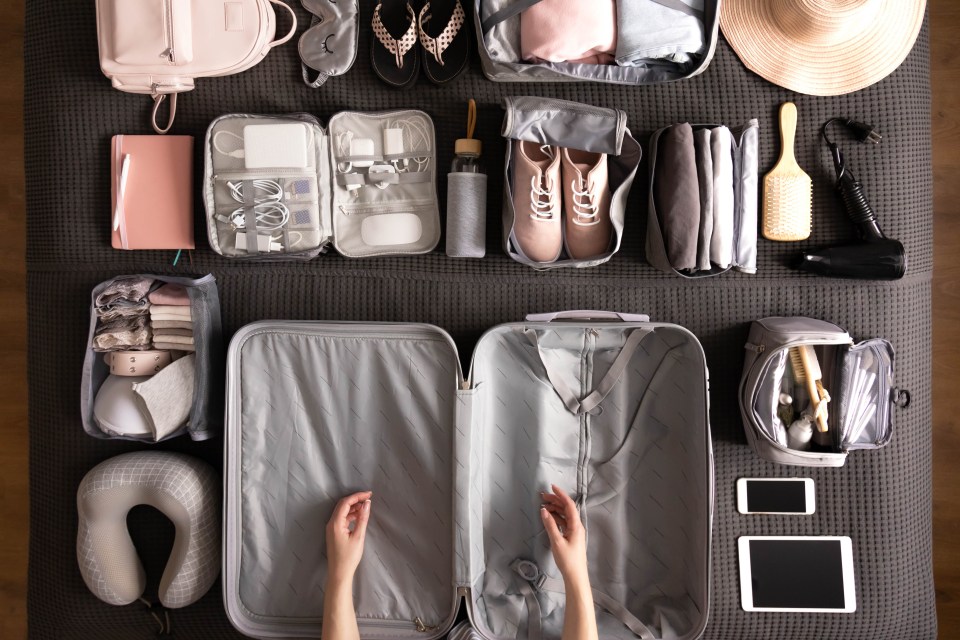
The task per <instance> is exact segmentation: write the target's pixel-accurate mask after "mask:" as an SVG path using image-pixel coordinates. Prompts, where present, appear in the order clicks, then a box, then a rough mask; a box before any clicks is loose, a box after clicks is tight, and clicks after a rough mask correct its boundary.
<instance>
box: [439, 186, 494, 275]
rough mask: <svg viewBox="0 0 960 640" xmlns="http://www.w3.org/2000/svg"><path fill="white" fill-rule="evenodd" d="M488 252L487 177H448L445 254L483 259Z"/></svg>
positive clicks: (452, 256) (453, 256)
mask: <svg viewBox="0 0 960 640" xmlns="http://www.w3.org/2000/svg"><path fill="white" fill-rule="evenodd" d="M486 253H487V176H486V175H485V174H482V173H466V172H458V173H448V174H447V255H448V256H450V257H451V258H482V257H483V256H484V255H486Z"/></svg>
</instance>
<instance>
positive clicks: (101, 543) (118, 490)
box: [77, 451, 220, 609]
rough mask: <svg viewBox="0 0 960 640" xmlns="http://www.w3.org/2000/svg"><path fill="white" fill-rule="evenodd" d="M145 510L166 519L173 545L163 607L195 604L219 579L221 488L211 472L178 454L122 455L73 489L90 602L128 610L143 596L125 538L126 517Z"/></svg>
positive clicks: (139, 570) (142, 579)
mask: <svg viewBox="0 0 960 640" xmlns="http://www.w3.org/2000/svg"><path fill="white" fill-rule="evenodd" d="M141 504H146V505H150V506H151V507H154V508H156V509H158V510H159V511H160V512H161V513H163V514H164V515H165V516H167V517H168V518H170V520H171V521H172V522H173V524H174V526H175V527H176V539H175V541H174V543H173V550H172V551H171V552H170V559H169V560H168V561H167V566H166V569H164V572H163V577H162V578H161V579H160V589H159V596H160V603H161V604H163V606H165V607H167V608H169V609H176V608H179V607H185V606H187V605H189V604H193V603H194V602H196V601H197V600H199V599H200V598H201V597H202V596H203V594H205V593H206V592H207V591H208V590H209V589H210V587H211V586H212V585H213V582H214V581H215V580H216V579H217V575H218V574H219V573H220V517H219V512H220V483H219V482H218V480H217V475H216V473H214V470H213V468H212V467H211V466H210V465H208V464H207V463H205V462H203V461H201V460H198V459H196V458H193V457H190V456H186V455H183V454H179V453H169V452H162V451H142V452H135V453H125V454H122V455H119V456H116V457H115V458H110V459H109V460H107V461H105V462H102V463H100V464H98V465H97V466H96V467H94V468H93V469H91V470H90V471H89V472H88V473H87V475H86V476H84V478H83V480H82V481H81V482H80V488H79V489H78V490H77V513H78V515H79V519H80V527H79V530H78V532H77V561H78V563H79V565H80V573H81V574H82V575H83V581H84V582H85V583H86V584H87V587H89V589H90V591H92V592H93V594H94V595H95V596H97V597H98V598H100V599H101V600H103V601H104V602H106V603H107V604H113V605H126V604H130V603H131V602H134V601H136V600H137V599H138V598H140V596H141V595H143V590H144V588H145V587H146V575H145V573H144V570H143V565H142V564H141V563H140V558H139V557H137V550H136V548H135V547H134V546H133V541H132V540H131V539H130V534H129V532H128V531H127V513H128V512H129V511H130V509H131V508H133V507H135V506H137V505H141Z"/></svg>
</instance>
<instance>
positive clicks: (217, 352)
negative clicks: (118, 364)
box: [80, 274, 223, 442]
mask: <svg viewBox="0 0 960 640" xmlns="http://www.w3.org/2000/svg"><path fill="white" fill-rule="evenodd" d="M137 277H144V278H152V279H154V280H155V281H156V282H157V283H158V284H164V283H170V284H179V285H182V286H184V287H186V289H187V293H188V294H189V296H190V313H191V317H192V323H193V328H192V331H193V340H194V389H193V403H192V406H191V407H190V416H189V419H188V421H187V422H186V423H185V424H184V425H183V426H182V427H180V428H179V429H177V430H176V431H175V432H173V433H171V434H169V435H167V436H165V437H163V438H161V441H162V440H168V439H170V438H175V437H177V436H179V435H183V434H184V433H189V434H190V438H191V439H193V440H207V439H209V438H211V437H213V436H215V435H217V434H218V433H219V432H220V429H221V425H222V423H223V421H222V415H223V410H222V407H223V405H222V398H223V328H222V326H221V321H220V297H219V295H218V293H217V283H216V279H215V278H214V277H213V275H212V274H207V275H205V276H203V277H201V278H186V277H180V276H163V275H152V274H150V275H148V274H140V275H139V276H137ZM113 280H114V279H110V280H107V281H104V282H101V283H100V284H98V285H97V286H96V287H94V289H93V293H92V294H91V304H90V332H89V334H88V339H87V351H86V355H85V356H84V360H83V374H82V381H81V387H80V413H81V418H82V421H83V430H84V431H86V432H87V434H88V435H91V436H93V437H94V438H102V439H121V440H136V441H140V442H155V440H154V439H153V438H152V437H150V436H147V435H144V436H129V435H121V434H118V433H113V432H110V431H108V430H106V429H105V428H103V425H100V424H98V422H97V420H96V418H95V417H94V402H95V400H96V397H97V392H98V391H99V390H100V387H101V385H103V383H104V381H105V380H106V379H107V376H108V375H110V367H109V366H108V365H107V363H106V362H105V361H104V359H103V355H104V354H103V353H98V352H96V351H94V350H93V341H94V335H95V333H96V330H97V311H96V305H95V301H96V300H97V296H99V295H100V294H101V293H102V292H103V291H104V290H105V289H106V288H107V287H108V286H109V285H110V284H111V283H112V282H113Z"/></svg>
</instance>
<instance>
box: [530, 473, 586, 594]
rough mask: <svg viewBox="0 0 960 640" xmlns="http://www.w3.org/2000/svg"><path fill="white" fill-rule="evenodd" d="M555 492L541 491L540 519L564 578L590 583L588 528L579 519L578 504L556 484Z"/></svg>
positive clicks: (583, 583)
mask: <svg viewBox="0 0 960 640" xmlns="http://www.w3.org/2000/svg"><path fill="white" fill-rule="evenodd" d="M550 486H551V488H552V489H553V493H541V494H540V497H541V498H542V499H543V505H542V506H541V507H540V519H541V520H543V527H544V528H545V529H546V530H547V536H549V538H550V549H551V550H552V551H553V558H554V560H556V562H557V568H559V569H560V573H561V575H563V579H564V582H567V583H576V584H578V585H587V584H589V582H590V578H589V575H588V574H587V532H586V530H585V529H584V528H583V523H582V522H580V514H579V513H578V512H577V505H576V504H574V502H573V500H572V499H571V498H570V496H569V495H567V493H566V492H565V491H564V490H563V489H561V488H560V487H558V486H557V485H555V484H554V485H550Z"/></svg>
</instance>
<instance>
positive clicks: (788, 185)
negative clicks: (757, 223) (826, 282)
mask: <svg viewBox="0 0 960 640" xmlns="http://www.w3.org/2000/svg"><path fill="white" fill-rule="evenodd" d="M796 133H797V105H795V104H793V103H792V102H784V103H783V104H782V105H780V143H781V148H780V160H778V161H777V164H776V166H774V167H773V169H772V170H771V171H770V173H768V174H767V175H766V176H764V178H763V237H764V238H766V239H767V240H780V241H791V240H805V239H807V238H809V237H810V225H811V220H812V217H813V182H812V181H811V180H810V176H808V175H807V174H806V173H805V172H804V171H803V169H801V168H800V165H799V164H797V158H796V156H795V155H794V153H793V142H794V138H795V137H796Z"/></svg>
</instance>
